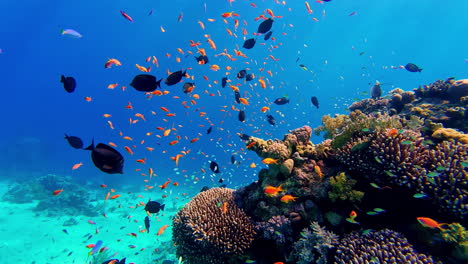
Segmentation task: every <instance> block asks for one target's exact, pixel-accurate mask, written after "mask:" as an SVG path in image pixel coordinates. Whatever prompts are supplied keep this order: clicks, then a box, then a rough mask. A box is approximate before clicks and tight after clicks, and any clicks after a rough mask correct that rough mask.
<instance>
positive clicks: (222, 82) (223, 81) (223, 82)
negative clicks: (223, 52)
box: [221, 77, 228, 88]
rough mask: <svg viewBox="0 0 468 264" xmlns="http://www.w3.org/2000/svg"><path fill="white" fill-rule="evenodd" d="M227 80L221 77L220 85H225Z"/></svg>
mask: <svg viewBox="0 0 468 264" xmlns="http://www.w3.org/2000/svg"><path fill="white" fill-rule="evenodd" d="M227 81H228V78H227V77H223V78H222V79H221V87H223V88H224V87H226V84H227Z"/></svg>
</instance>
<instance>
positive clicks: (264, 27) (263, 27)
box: [257, 18, 274, 34]
mask: <svg viewBox="0 0 468 264" xmlns="http://www.w3.org/2000/svg"><path fill="white" fill-rule="evenodd" d="M273 22H274V20H273V19H271V18H268V19H267V20H265V21H263V22H262V23H260V25H259V26H258V29H257V33H261V34H265V33H267V32H268V31H270V29H271V27H272V26H273Z"/></svg>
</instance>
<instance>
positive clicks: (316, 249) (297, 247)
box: [288, 222, 339, 264]
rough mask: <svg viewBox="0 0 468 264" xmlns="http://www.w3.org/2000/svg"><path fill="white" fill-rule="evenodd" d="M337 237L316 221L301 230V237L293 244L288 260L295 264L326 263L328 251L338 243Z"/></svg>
mask: <svg viewBox="0 0 468 264" xmlns="http://www.w3.org/2000/svg"><path fill="white" fill-rule="evenodd" d="M338 241H339V237H338V236H337V235H336V234H335V233H333V232H330V231H327V230H326V229H325V228H324V227H321V226H320V225H319V224H318V223H317V222H312V223H311V225H310V227H309V228H305V229H304V230H302V232H301V238H300V239H299V240H298V241H296V242H295V243H294V245H293V251H292V252H291V255H290V256H289V259H288V261H294V263H297V264H308V263H317V264H326V263H327V259H328V257H329V254H330V251H331V250H332V249H333V248H334V247H335V246H337V245H338Z"/></svg>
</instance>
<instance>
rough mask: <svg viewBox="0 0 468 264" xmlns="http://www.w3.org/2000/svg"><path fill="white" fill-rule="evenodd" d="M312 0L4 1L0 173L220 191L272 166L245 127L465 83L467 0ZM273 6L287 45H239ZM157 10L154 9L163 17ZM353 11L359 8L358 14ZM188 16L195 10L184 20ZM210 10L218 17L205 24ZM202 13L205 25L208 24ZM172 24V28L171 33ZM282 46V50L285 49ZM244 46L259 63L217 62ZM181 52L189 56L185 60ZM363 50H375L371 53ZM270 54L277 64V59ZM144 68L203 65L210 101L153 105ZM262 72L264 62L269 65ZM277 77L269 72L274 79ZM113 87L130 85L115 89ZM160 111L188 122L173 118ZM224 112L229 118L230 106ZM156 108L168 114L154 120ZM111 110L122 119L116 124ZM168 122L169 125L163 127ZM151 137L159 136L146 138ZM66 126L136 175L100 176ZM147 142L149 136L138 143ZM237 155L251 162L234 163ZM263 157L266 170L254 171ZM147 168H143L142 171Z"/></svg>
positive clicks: (195, 71)
mask: <svg viewBox="0 0 468 264" xmlns="http://www.w3.org/2000/svg"><path fill="white" fill-rule="evenodd" d="M251 3H255V5H256V7H255V8H254V7H252V6H251V5H250V4H251ZM309 3H310V5H311V8H312V10H313V14H308V13H307V11H306V8H305V5H304V1H292V0H290V1H287V4H286V5H283V4H279V3H276V1H273V0H264V1H246V0H237V1H234V2H233V3H232V4H230V3H229V2H228V1H225V0H196V1H187V0H186V1H180V0H179V1H178V0H173V1H148V0H140V1H120V0H112V1H110V0H103V1H73V2H71V3H70V2H69V1H31V0H26V1H21V2H18V1H12V0H3V1H1V2H0V10H1V16H0V49H1V50H2V54H0V69H1V71H0V87H2V103H1V104H0V107H1V108H0V109H1V112H2V113H3V114H2V124H3V125H2V130H1V137H0V146H1V148H2V149H3V150H2V151H0V173H1V174H0V179H3V180H8V181H15V180H16V179H25V178H29V177H37V176H39V175H44V174H48V173H52V174H57V175H71V176H72V177H73V178H74V179H75V180H76V181H78V182H91V183H93V184H96V186H97V185H98V184H101V183H106V184H114V186H118V185H119V184H122V185H123V184H129V185H133V186H136V187H135V188H143V187H142V186H143V185H145V184H146V183H144V182H143V177H142V176H141V175H140V173H142V172H143V173H146V172H147V170H148V168H150V167H151V168H153V169H154V171H155V173H156V174H158V176H157V178H156V179H154V182H152V183H153V184H154V185H160V184H162V183H164V182H165V181H166V180H167V178H171V179H172V180H173V181H178V182H180V183H181V185H180V186H178V187H177V188H178V189H175V188H174V189H173V191H174V192H177V193H183V192H192V193H196V192H197V191H198V190H199V189H200V188H201V187H202V186H204V185H208V186H218V185H219V183H218V180H219V179H221V178H222V179H223V180H224V183H226V184H227V185H228V186H229V187H239V186H242V185H245V184H248V183H250V182H252V181H255V180H256V178H257V173H258V171H259V170H260V168H262V167H264V166H265V165H262V164H261V163H260V159H258V158H257V157H256V155H255V154H254V153H248V152H245V151H242V150H241V148H244V149H245V146H244V144H243V143H242V142H241V141H240V140H239V138H238V137H237V136H236V135H235V133H237V132H241V133H246V134H249V135H254V136H257V137H261V138H265V139H268V138H282V136H283V135H284V134H286V133H287V132H288V130H290V129H294V128H297V127H300V126H302V125H305V124H308V125H310V126H311V127H317V126H318V125H320V124H321V122H320V119H321V117H322V116H323V115H326V114H331V115H333V114H335V113H346V110H345V109H346V107H347V106H349V105H350V104H351V103H352V102H353V100H354V98H364V97H367V95H365V94H362V92H363V91H368V89H369V88H370V87H371V86H372V84H373V83H374V82H375V81H376V80H378V81H380V82H382V83H384V84H385V85H384V86H383V88H384V92H387V91H389V90H391V89H393V88H396V87H401V88H402V89H404V90H411V89H413V88H416V87H417V86H419V85H422V84H428V83H431V82H433V81H435V80H436V79H441V78H448V77H452V76H454V77H456V78H466V73H467V70H468V64H467V63H466V61H465V60H466V59H468V54H467V49H466V43H467V42H468V36H467V35H466V34H465V33H466V32H465V31H466V30H465V29H466V25H467V23H468V18H467V17H466V16H465V15H463V13H462V11H463V10H468V2H466V1H463V0H454V1H449V2H448V1H427V0H414V1H403V0H379V1H375V0H359V1H338V0H336V1H331V2H328V3H323V4H320V3H317V2H315V1H309ZM205 5H206V11H205V8H204V6H205ZM266 8H270V9H271V10H272V11H273V12H274V14H275V15H277V16H282V18H277V19H275V22H274V25H273V28H272V30H273V37H274V38H275V40H268V41H263V38H262V37H259V38H258V40H257V44H256V46H255V47H254V48H253V49H251V50H246V49H243V48H241V47H242V44H243V42H244V35H243V34H242V29H243V28H245V29H246V30H247V31H248V35H247V36H246V37H247V38H250V37H252V36H253V35H252V33H254V32H256V30H257V27H258V24H259V22H260V21H258V22H256V21H254V18H255V17H257V16H259V15H260V14H262V13H263V12H264V10H265V9H266ZM120 10H123V11H125V12H126V13H127V14H129V15H130V16H132V18H133V19H134V22H129V21H127V20H126V19H125V18H124V17H122V16H121V14H120V12H119V11H120ZM150 11H153V13H152V14H151V15H149V13H150ZM230 11H234V12H235V13H238V14H239V15H240V16H239V17H235V18H226V21H227V22H228V23H227V24H225V23H224V22H223V18H222V17H221V14H222V13H224V12H230ZM352 12H356V13H355V14H354V15H351V16H350V14H351V13H352ZM180 13H183V18H182V21H180V22H178V21H177V18H178V16H179V14H180ZM265 15H267V14H265ZM267 16H268V15H267ZM209 18H212V19H215V21H214V22H209V21H207V19H209ZM313 18H316V19H317V20H318V21H314V20H313ZM234 19H238V20H239V22H240V25H239V28H238V29H237V31H234V25H233V24H234V22H233V20H234ZM198 21H202V22H203V23H204V24H205V26H206V29H205V30H202V29H201V28H200V25H199V24H198ZM244 21H246V23H247V25H244V24H243V22H244ZM161 26H162V27H163V28H164V29H165V31H166V32H164V33H163V32H161V29H160V27H161ZM61 28H70V29H74V30H76V31H78V32H80V33H81V34H82V35H83V37H82V38H79V39H76V38H71V37H69V36H63V35H61V34H60V29H61ZM226 28H229V29H231V30H232V31H233V32H235V34H236V35H237V38H235V37H232V36H229V35H228V33H227V32H226ZM283 33H284V35H283ZM204 34H209V35H210V37H211V39H213V41H214V42H215V43H216V46H217V50H213V49H211V48H210V46H209V45H208V43H207V42H206V37H204ZM189 40H194V41H200V43H201V46H199V47H201V48H204V49H205V50H206V52H207V55H208V57H209V60H210V63H209V65H212V64H217V65H219V66H220V67H221V70H219V71H218V72H215V71H212V70H210V69H209V67H210V66H209V65H198V64H196V61H195V59H194V58H193V55H189V56H188V57H186V55H187V54H188V53H187V51H192V52H194V53H195V52H196V48H193V47H190V46H189ZM262 43H265V45H261V44H262ZM276 45H278V48H275V49H273V48H272V46H276ZM236 46H238V47H240V50H241V51H242V52H243V53H245V54H246V55H247V56H248V58H246V59H245V58H241V57H237V60H236V61H229V60H227V59H226V58H225V57H223V56H218V57H215V55H216V54H219V53H222V52H223V50H224V49H227V51H228V53H229V54H234V51H233V50H234V49H236ZM177 48H181V49H182V50H183V51H184V52H185V54H184V55H182V54H180V53H179V52H178V51H177ZM362 52H364V54H362V55H360V53H362ZM166 53H169V54H170V55H171V56H170V58H167V57H166ZM269 55H273V56H274V57H275V58H277V59H279V60H278V61H274V60H272V59H271V58H269ZM149 56H156V57H157V58H158V60H159V65H160V66H159V68H157V67H155V65H152V64H151V63H149V62H145V59H146V58H147V57H149ZM176 57H180V59H181V62H180V63H177V62H176V60H175V58H176ZM108 58H116V59H118V60H120V61H121V62H122V66H120V67H116V66H113V67H112V68H110V69H105V68H104V67H103V65H104V63H105V62H106V60H107V59H108ZM298 58H299V61H298V62H296V59H298ZM408 62H412V63H415V64H417V65H418V66H420V67H421V68H423V69H424V70H423V71H422V72H421V73H411V72H408V71H406V70H404V69H392V68H391V66H399V65H405V64H406V63H408ZM246 63H248V64H246ZM264 63H265V64H264ZM135 64H140V65H143V66H146V67H148V66H152V68H153V69H152V70H151V72H150V73H151V74H154V75H156V76H157V77H158V79H160V78H165V77H166V76H167V70H169V71H171V72H175V71H177V70H181V69H187V68H191V69H189V70H187V73H188V74H189V75H190V76H194V82H195V84H196V88H195V91H194V93H197V94H199V95H200V99H199V100H196V101H197V104H196V105H191V104H190V103H188V104H187V105H190V108H184V107H183V106H182V105H181V102H182V101H189V100H190V99H191V98H189V97H188V96H187V95H186V94H184V93H182V84H177V85H174V86H171V87H167V86H166V85H164V84H162V88H161V89H162V90H167V91H170V93H169V94H168V95H163V96H155V97H153V98H152V99H151V100H147V99H146V97H145V95H144V94H143V93H141V92H137V91H135V90H134V89H133V88H131V87H129V83H130V82H131V80H132V78H133V77H134V76H135V75H137V74H140V73H142V72H140V71H139V70H138V69H137V68H136V67H135ZM298 64H304V65H305V66H306V67H307V69H309V70H310V71H304V70H302V69H301V68H300V67H299V66H298ZM226 66H230V67H232V70H231V71H230V75H229V76H228V77H229V78H230V79H231V80H233V82H232V83H231V84H237V83H239V84H242V85H241V86H240V91H241V93H244V92H246V94H243V95H245V97H246V98H248V100H249V102H250V105H248V106H244V105H239V104H237V103H235V101H234V94H233V92H232V90H231V89H230V88H228V87H226V88H224V89H223V88H221V85H220V83H218V84H215V83H214V82H213V81H214V80H217V81H218V82H220V80H221V78H222V77H223V76H224V75H225V72H226V70H225V67H226ZM245 68H249V69H250V70H249V72H252V73H254V74H255V76H256V78H255V80H254V81H252V82H250V83H247V84H246V83H244V81H243V80H242V81H238V80H236V79H235V74H236V73H237V72H238V71H239V70H241V69H245ZM260 68H264V69H265V70H264V71H262V72H260ZM267 71H271V72H272V76H270V75H269V74H268V73H267ZM61 74H64V75H66V76H73V77H74V78H76V80H77V83H78V84H77V88H76V91H75V92H74V93H71V94H68V93H66V92H65V91H64V89H63V88H62V85H61V83H60V82H59V80H60V75H61ZM203 76H207V77H208V79H209V81H206V80H204V79H203ZM259 77H264V78H265V79H266V80H267V83H268V87H267V89H261V88H260V85H259V83H258V78H259ZM187 81H190V80H187ZM112 83H118V84H119V86H118V87H117V88H115V89H114V90H110V89H107V86H108V85H109V84H112ZM210 84H211V87H209V86H208V85H210ZM249 85H251V86H252V87H250V86H249ZM121 86H127V90H126V91H124V92H123V91H122V90H121V89H120V87H121ZM205 90H206V91H207V93H205ZM210 93H213V94H214V95H215V96H210V95H209V94H210ZM87 96H90V97H92V101H91V102H86V101H85V100H84V97H87ZM173 96H178V97H180V98H173ZM281 96H288V97H289V99H290V103H289V104H287V105H283V106H278V105H274V104H272V102H273V101H274V100H275V99H276V98H278V97H281ZM311 96H316V97H317V98H318V99H319V102H320V108H319V109H316V108H315V107H313V106H312V105H311V103H310V97H311ZM127 102H131V103H132V105H133V107H134V109H133V110H129V109H126V108H125V106H126V105H127ZM161 106H163V107H166V108H168V109H169V110H170V111H171V113H175V114H176V116H175V117H165V116H164V115H165V114H166V113H165V112H163V111H161V110H160V107H161ZM223 106H227V107H226V108H223ZM231 106H235V107H236V108H238V109H244V110H245V112H246V115H247V119H246V122H244V123H241V122H239V121H238V120H237V113H238V112H237V111H233V110H231ZM263 106H269V107H270V109H271V110H270V111H269V113H270V114H272V115H274V116H275V118H276V121H277V125H276V126H271V125H269V124H268V123H267V121H266V118H265V114H263V113H261V112H260V108H261V107H263ZM222 109H225V110H226V112H222V111H220V110H222ZM196 110H199V111H196ZM151 111H155V112H156V113H157V115H152V114H151ZM200 111H202V112H206V116H205V117H200V116H199V112H200ZM105 113H107V114H111V115H112V117H111V118H109V119H106V118H104V117H103V116H102V115H103V114H105ZM135 113H141V114H143V115H144V116H145V117H146V118H147V121H146V122H144V121H141V120H140V121H139V122H138V123H136V124H133V125H130V124H129V121H128V120H129V118H133V119H138V118H136V117H135V116H134V114H135ZM163 118H166V119H167V120H168V121H167V122H164V121H163V120H162V119H163ZM107 120H111V121H112V122H113V124H114V126H115V129H114V130H111V129H110V128H109V126H108V125H107ZM210 124H213V125H214V128H213V132H212V133H211V134H210V135H206V132H205V131H206V129H207V128H208V127H209V125H210ZM200 125H203V127H200ZM172 126H174V127H175V128H176V129H177V131H173V132H172V133H171V135H170V136H168V137H162V138H157V137H155V136H154V135H156V134H159V135H162V131H160V130H156V127H163V128H164V129H168V128H171V127H172ZM254 131H256V132H254ZM119 132H122V133H123V136H130V137H132V138H133V141H128V140H125V139H123V138H122V136H120V135H119ZM147 132H152V133H153V134H152V135H151V136H146V135H145V134H146V133H147ZM174 132H175V133H174ZM64 133H67V134H69V135H74V136H79V137H81V138H82V139H83V141H84V144H85V145H88V144H90V143H91V140H92V138H94V139H95V141H96V142H103V143H108V142H114V143H115V144H117V146H118V147H117V149H118V150H119V151H120V152H121V153H122V154H123V155H124V157H125V159H126V162H125V168H124V171H125V173H124V174H123V175H119V174H117V175H107V174H105V173H103V172H101V171H99V170H98V169H97V168H95V167H94V166H93V164H92V162H91V160H90V157H89V152H85V151H81V150H75V149H72V148H71V147H70V146H69V145H68V144H67V142H66V141H65V140H64V139H63V134H64ZM198 133H200V134H201V135H198ZM175 134H176V135H180V136H181V140H179V143H178V144H176V145H174V146H169V144H168V143H169V142H170V141H172V140H175V139H176V138H175ZM185 137H187V138H188V139H185ZM195 137H199V138H200V140H199V141H197V142H196V143H193V144H191V143H190V142H189V140H190V139H192V138H195ZM141 140H145V143H144V144H140V141H141ZM321 140H322V138H321V137H318V136H313V137H312V141H313V142H314V143H318V142H320V141H321ZM158 144H160V145H158ZM131 145H136V146H137V148H136V149H135V150H134V152H135V154H134V155H129V154H128V153H127V152H126V151H125V150H124V149H123V147H124V146H131ZM145 147H154V148H155V150H154V151H153V152H151V153H150V152H148V151H147V150H145ZM182 150H184V151H187V150H191V152H190V153H189V154H188V155H186V156H184V157H182V158H181V159H180V162H179V166H178V167H176V166H175V163H174V162H173V161H172V160H171V159H170V157H172V156H175V155H176V154H178V153H180V151H182ZM163 152H165V153H163ZM234 153H235V157H236V160H237V161H240V162H241V164H240V165H238V164H235V165H233V164H231V162H230V158H231V155H232V154H234ZM141 158H146V164H140V163H137V162H135V160H136V159H141ZM212 160H215V161H216V162H218V164H219V165H220V167H221V173H220V174H219V175H214V174H211V173H210V171H209V161H212ZM79 162H82V163H83V164H84V165H83V166H82V167H81V168H79V169H77V170H73V171H72V170H71V167H72V166H73V165H74V164H76V163H79ZM252 162H255V163H256V165H257V168H254V169H252V168H250V167H249V165H250V164H251V163H252ZM137 169H141V171H135V170H137ZM201 169H204V170H205V171H206V173H203V172H202V171H201ZM176 172H177V173H178V174H176ZM195 177H198V178H199V182H198V184H197V185H193V182H194V178H195ZM139 186H140V187H139ZM155 192H157V191H155ZM51 228H52V227H51ZM79 246H81V245H79Z"/></svg>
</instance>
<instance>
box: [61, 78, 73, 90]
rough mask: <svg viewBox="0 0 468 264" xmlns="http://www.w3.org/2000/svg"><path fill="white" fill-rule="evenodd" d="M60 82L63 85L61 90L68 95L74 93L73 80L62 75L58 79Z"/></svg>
mask: <svg viewBox="0 0 468 264" xmlns="http://www.w3.org/2000/svg"><path fill="white" fill-rule="evenodd" d="M60 82H61V83H63V88H64V89H65V91H67V92H69V93H73V91H75V88H76V80H75V78H73V77H65V76H63V75H62V76H61V77H60Z"/></svg>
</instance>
